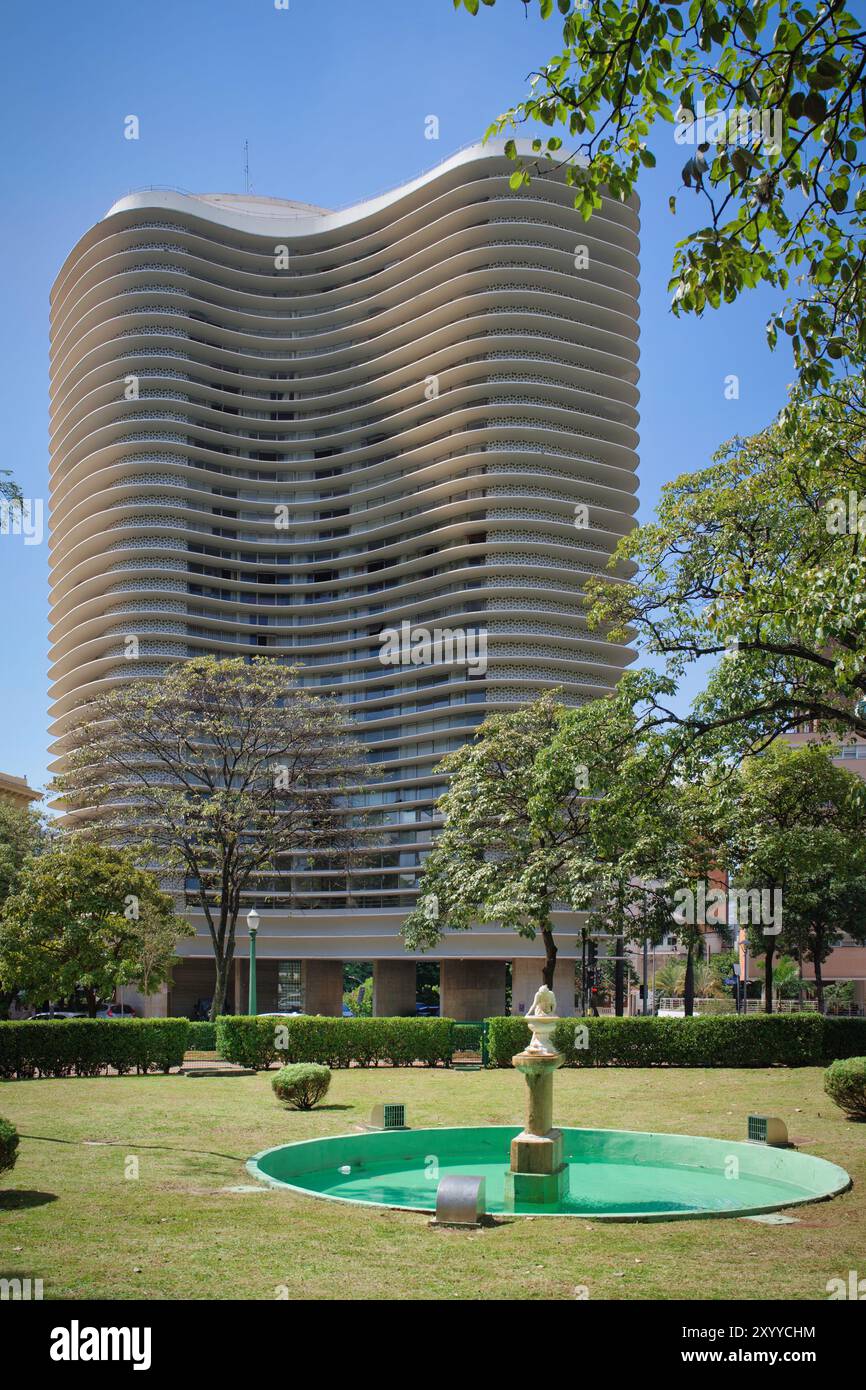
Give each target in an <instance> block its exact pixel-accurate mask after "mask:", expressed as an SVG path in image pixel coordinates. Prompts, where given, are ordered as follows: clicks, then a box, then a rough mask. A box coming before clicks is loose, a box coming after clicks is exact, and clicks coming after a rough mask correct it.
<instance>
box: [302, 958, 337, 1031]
mask: <svg viewBox="0 0 866 1390" xmlns="http://www.w3.org/2000/svg"><path fill="white" fill-rule="evenodd" d="M301 987H302V989H303V995H304V1013H306V1014H329V1015H331V1016H332V1017H334V1018H339V1017H340V1015H341V1014H342V1012H343V962H342V961H341V960H305V961H303V962H302V964H301Z"/></svg>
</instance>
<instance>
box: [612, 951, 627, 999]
mask: <svg viewBox="0 0 866 1390" xmlns="http://www.w3.org/2000/svg"><path fill="white" fill-rule="evenodd" d="M615 950H616V960H615V961H614V966H613V1010H614V1013H615V1014H616V1016H617V1018H622V1016H623V1014H624V1012H625V961H624V960H623V958H622V957H623V952H624V939H623V937H621V936H618V937H617V938H616V944H615Z"/></svg>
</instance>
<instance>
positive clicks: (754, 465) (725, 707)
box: [587, 385, 866, 758]
mask: <svg viewBox="0 0 866 1390" xmlns="http://www.w3.org/2000/svg"><path fill="white" fill-rule="evenodd" d="M861 498H863V499H864V500H863V505H862V506H861V505H860V499H861ZM864 541H866V414H864V412H863V400H862V398H861V397H860V396H859V394H858V393H857V392H856V391H855V390H854V389H853V387H851V386H850V385H849V386H848V387H845V388H841V387H840V388H838V389H837V390H836V391H835V392H834V393H833V394H832V395H830V396H829V397H823V398H821V399H812V400H805V399H803V398H802V397H799V396H795V397H794V399H792V402H791V404H790V405H789V407H788V408H787V409H786V410H785V411H783V412H782V414H781V415H780V416H779V418H778V419H777V420H776V421H775V422H774V423H773V424H772V425H770V426H769V427H768V428H767V429H765V430H762V431H761V432H760V433H758V434H756V435H754V436H752V437H751V438H749V439H745V440H743V439H735V440H733V441H732V442H731V443H730V444H728V445H726V446H725V447H724V448H723V449H722V450H721V451H720V452H719V453H718V454H717V455H716V459H715V462H714V463H713V465H712V466H711V467H709V468H706V469H703V470H701V471H700V472H698V473H686V474H683V475H682V476H681V477H679V478H677V479H676V480H675V481H674V482H672V483H668V484H666V486H665V487H664V488H663V490H662V498H661V501H660V503H659V506H658V509H657V519H656V520H655V521H654V522H651V523H649V524H647V525H644V526H640V527H638V528H637V529H635V530H634V531H632V532H631V534H630V535H628V536H626V537H624V538H623V539H622V541H621V542H620V543H619V545H618V547H617V550H616V552H615V555H614V557H613V558H612V560H611V568H612V569H614V568H616V569H618V570H619V574H618V577H617V578H615V579H614V578H610V579H608V578H601V579H595V580H591V581H589V582H588V584H587V594H588V599H589V603H590V614H589V621H590V625H591V626H593V627H603V628H604V629H605V630H606V631H607V632H608V633H609V634H610V635H611V636H612V637H613V638H616V637H617V635H618V634H619V635H621V634H623V633H625V632H627V631H629V630H636V631H637V635H638V640H639V641H640V642H641V644H642V645H643V646H644V648H645V649H646V650H647V651H648V652H650V653H652V654H653V655H654V656H658V657H661V658H662V659H663V660H664V661H665V662H666V665H667V669H668V672H669V674H670V675H671V676H672V678H678V677H680V676H681V675H682V673H683V671H684V670H685V669H686V667H687V666H689V665H690V664H693V663H696V662H699V661H705V660H706V659H707V658H711V659H712V658H716V659H720V661H719V665H718V667H717V669H716V670H715V672H714V673H713V675H712V676H711V678H710V680H709V682H708V685H707V689H706V691H705V693H704V694H703V696H702V697H701V698H700V699H699V700H698V701H697V702H696V703H695V705H694V706H693V708H692V709H691V710H690V711H689V712H688V713H687V714H685V715H681V714H679V713H677V712H676V711H673V710H670V709H659V711H658V712H657V713H658V719H659V722H660V723H663V722H666V721H667V722H669V723H672V724H674V725H676V726H677V728H678V729H679V731H680V734H681V736H682V740H683V742H684V743H685V744H688V743H690V742H693V741H695V740H697V741H699V742H700V743H701V744H702V745H703V746H704V752H703V755H702V756H704V757H710V756H714V755H721V754H723V753H724V754H727V755H728V756H730V757H734V758H738V757H740V756H742V755H743V754H744V753H748V752H750V751H752V750H753V749H755V748H761V747H765V746H766V745H767V744H769V743H770V742H771V741H772V740H773V739H774V738H776V737H777V736H778V735H779V734H780V733H784V732H787V731H789V730H792V729H796V728H798V727H799V726H801V725H802V724H803V723H804V722H806V721H818V722H819V723H821V724H822V725H823V727H825V728H826V729H828V730H832V731H835V732H838V733H844V732H848V733H858V734H861V735H864V736H866V642H864V633H866V546H864ZM626 564H628V565H630V566H631V571H632V573H631V577H630V578H623V577H622V574H623V566H624V565H626Z"/></svg>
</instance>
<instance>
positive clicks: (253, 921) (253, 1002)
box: [247, 907, 259, 1017]
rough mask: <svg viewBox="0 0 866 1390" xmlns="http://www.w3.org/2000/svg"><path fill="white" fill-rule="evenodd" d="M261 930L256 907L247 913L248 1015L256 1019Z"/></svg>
mask: <svg viewBox="0 0 866 1390" xmlns="http://www.w3.org/2000/svg"><path fill="white" fill-rule="evenodd" d="M258 929H259V914H258V913H257V912H256V910H255V908H254V907H251V908H250V910H249V912H248V913H247V931H248V932H249V934H250V993H249V1003H248V1005H247V1013H248V1014H252V1016H253V1017H255V1015H256V1013H257V1012H258V1001H257V999H256V932H257V931H258Z"/></svg>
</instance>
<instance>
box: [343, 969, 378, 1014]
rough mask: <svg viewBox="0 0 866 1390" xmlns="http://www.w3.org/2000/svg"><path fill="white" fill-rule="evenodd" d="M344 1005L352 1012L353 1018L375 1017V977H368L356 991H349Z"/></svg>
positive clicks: (345, 996) (345, 995)
mask: <svg viewBox="0 0 866 1390" xmlns="http://www.w3.org/2000/svg"><path fill="white" fill-rule="evenodd" d="M343 1003H344V1004H345V1005H346V1007H347V1008H348V1009H350V1010H351V1012H352V1017H353V1018H372V1016H373V976H372V975H368V976H367V978H366V979H364V980H362V981H361V983H360V984H359V985H357V986H356V987H355V989H350V990H347V991H346V993H345V994H344V995H343Z"/></svg>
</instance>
